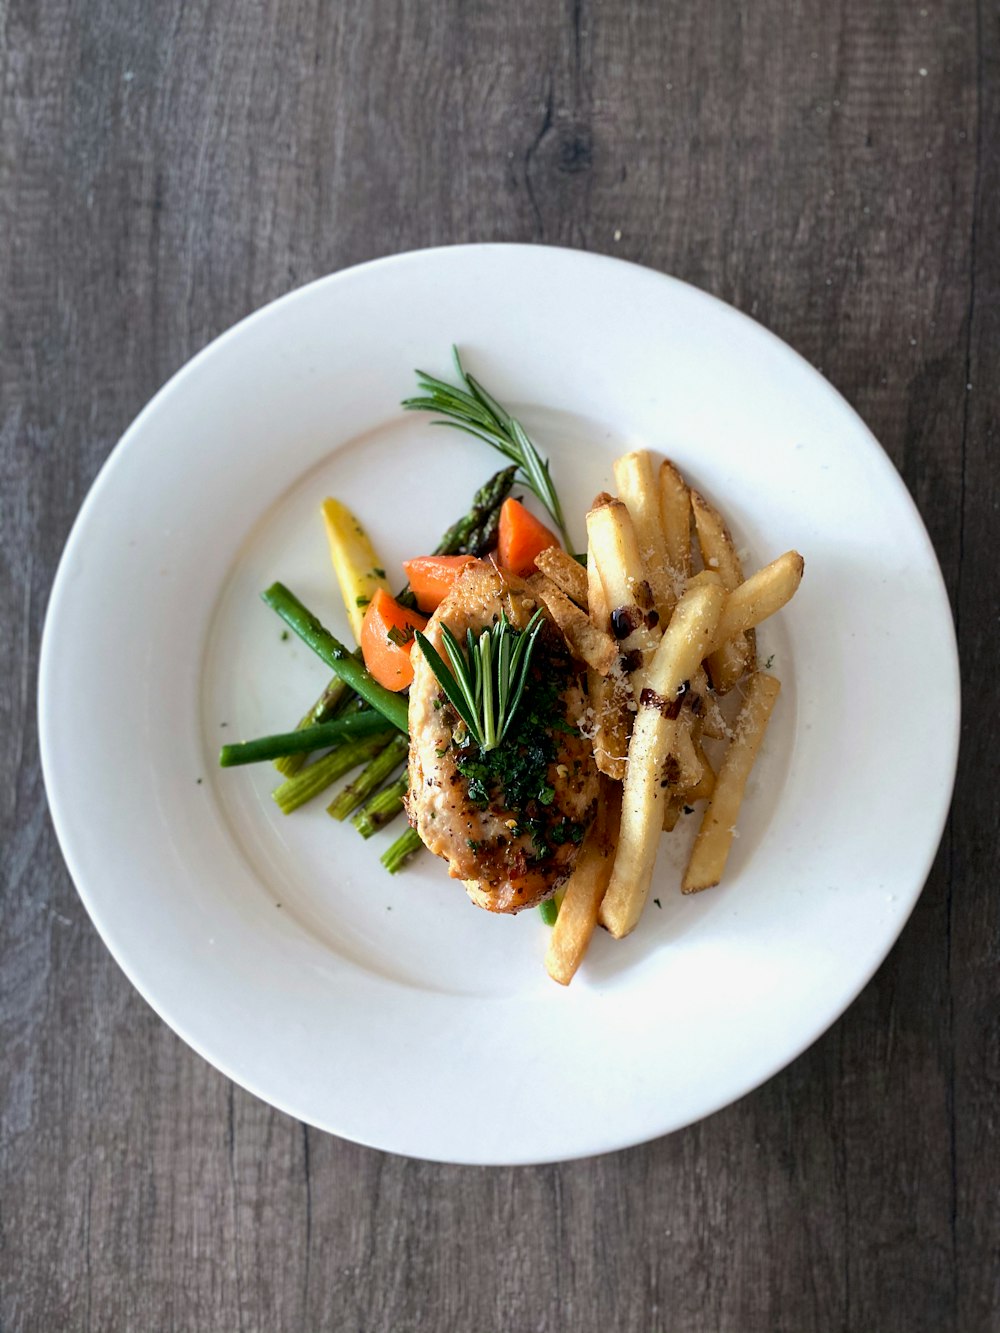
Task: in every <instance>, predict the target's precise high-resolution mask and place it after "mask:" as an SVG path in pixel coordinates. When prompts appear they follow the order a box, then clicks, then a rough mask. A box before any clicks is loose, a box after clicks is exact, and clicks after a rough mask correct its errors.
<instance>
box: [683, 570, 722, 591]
mask: <svg viewBox="0 0 1000 1333" xmlns="http://www.w3.org/2000/svg"><path fill="white" fill-rule="evenodd" d="M706 583H717V584H718V585H719V587H720V588H722V587H724V585H723V582H722V579H721V578H720V576H719V572H718V570H715V569H699V570H698V573H697V574H692V575H691V577H690V578H689V579H688V580H687V583H686V585H685V586H686V587H688V588H700V587H702V586H703V585H704V584H706Z"/></svg>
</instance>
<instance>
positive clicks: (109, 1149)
mask: <svg viewBox="0 0 1000 1333" xmlns="http://www.w3.org/2000/svg"><path fill="white" fill-rule="evenodd" d="M0 31H2V51H0V61H2V81H0V98H2V103H0V107H2V111H0V116H2V120H0V126H2V130H0V320H2V335H0V357H2V382H0V408H2V414H0V423H2V450H0V469H2V470H0V503H2V521H0V559H2V566H0V568H2V577H0V609H2V619H0V623H2V625H3V627H4V628H3V631H2V634H0V654H2V670H0V755H2V758H3V771H4V772H6V773H7V775H8V786H7V787H6V790H5V793H4V794H3V796H2V798H0V821H2V822H0V847H2V868H3V898H2V918H0V938H2V949H3V970H2V980H0V1060H2V1066H0V1068H2V1074H0V1091H2V1141H0V1328H2V1329H3V1330H4V1331H5V1333H6V1331H8V1330H15V1329H17V1330H20V1329H38V1330H46V1331H47V1330H64V1329H69V1330H77V1329H80V1330H87V1329H95V1330H117V1329H136V1330H144V1331H145V1330H160V1329H177V1330H203V1329H211V1330H216V1329H219V1330H223V1329H224V1330H229V1329H240V1330H248V1331H249V1330H258V1329H259V1330H278V1329H281V1330H285V1329H289V1330H306V1329H310V1330H312V1329H328V1328H329V1329H338V1330H383V1329H384V1330H392V1333H405V1331H406V1330H418V1329H419V1330H428V1331H432V1330H433V1331H436V1330H475V1331H476V1333H481V1331H484V1330H562V1329H567V1330H569V1329H572V1330H578V1331H580V1333H588V1331H590V1330H594V1331H595V1333H596V1331H597V1330H600V1331H602V1333H604V1331H605V1330H653V1329H663V1330H670V1331H671V1333H682V1331H684V1330H699V1331H701V1330H727V1331H728V1330H735V1331H736V1333H744V1331H745V1330H751V1331H755V1330H768V1331H770V1330H780V1329H787V1330H790V1331H793V1333H806V1331H807V1330H823V1331H824V1333H826V1331H828V1330H841V1329H843V1330H863V1331H865V1333H868V1331H869V1330H877V1331H880V1333H881V1331H884V1330H896V1329H898V1330H906V1333H912V1331H913V1330H923V1329H927V1330H935V1333H937V1331H939V1330H958V1331H960V1333H968V1331H969V1330H979V1329H997V1328H1000V1209H998V1186H1000V1144H998V1135H997V1128H998V1117H1000V971H998V963H1000V920H998V915H1000V913H998V902H1000V894H998V892H997V876H996V868H997V867H996V862H997V843H998V839H997V829H998V818H997V805H996V796H995V791H996V778H997V773H998V762H997V740H998V735H997V733H998V726H997V710H996V699H997V691H996V685H995V682H996V670H997V656H998V636H997V625H998V604H1000V599H998V584H1000V578H998V562H997V559H996V535H997V530H998V525H997V511H998V506H1000V494H998V480H1000V467H998V463H997V457H998V455H997V450H998V444H1000V438H998V394H997V372H998V369H1000V245H998V240H1000V100H998V90H1000V8H998V4H997V0H979V3H978V5H977V4H974V3H963V0H909V2H908V3H904V2H903V0H885V2H878V0H877V2H876V3H872V0H800V2H799V3H797V4H781V3H778V0H757V3H747V0H726V2H725V3H722V2H718V3H717V2H715V0H701V3H694V2H693V0H689V3H683V2H682V0H665V2H664V3H655V2H654V0H623V2H622V3H617V4H616V3H606V4H603V5H602V4H597V3H594V2H593V0H565V3H557V0H512V2H511V3H503V2H502V0H501V3H485V2H484V0H441V2H440V3H437V2H435V0H425V3H422V4H418V3H416V2H415V0H413V2H412V3H409V4H407V3H404V2H403V0H395V2H394V0H375V2H374V3H373V2H369V3H366V2H365V0H347V2H346V3H340V4H337V3H326V2H325V0H249V2H248V3H242V4H241V3H237V2H236V0H157V2H156V3H155V4H150V3H148V0H90V3H88V4H86V5H80V4H74V3H71V0H0ZM470 240H506V241H537V242H546V243H555V244H561V245H569V246H577V247H581V248H585V249H591V250H598V251H604V252H607V253H612V254H616V255H622V256H626V257H628V258H630V259H634V260H637V261H639V262H640V263H643V264H647V265H650V266H652V267H653V268H656V269H661V270H663V271H665V272H669V273H673V274H676V275H677V276H679V277H681V278H684V279H686V280H688V281H689V282H692V283H695V284H696V285H698V286H699V287H702V288H704V289H706V290H707V291H710V292H713V293H715V294H716V295H718V296H720V297H722V298H723V299H724V300H726V301H729V302H732V303H733V304H734V305H736V306H737V307H739V308H740V309H742V310H745V311H748V312H750V313H751V314H753V315H754V316H756V318H757V319H759V320H760V321H762V322H763V323H764V324H765V325H766V326H767V327H769V328H770V329H773V330H774V331H775V332H776V333H777V334H779V335H780V336H781V337H783V338H785V339H786V340H787V341H789V342H790V343H791V344H792V345H793V346H794V347H796V348H798V350H799V351H800V352H802V353H803V354H804V355H805V356H806V357H807V358H808V359H809V360H810V361H811V362H812V363H813V364H814V365H816V366H818V367H820V368H821V369H822V371H823V373H824V374H825V375H827V376H828V377H829V379H830V380H831V381H832V382H833V384H834V385H836V387H837V388H838V389H839V390H840V391H841V392H842V393H843V394H844V395H846V397H847V398H848V400H849V401H850V402H851V403H853V404H854V406H855V407H856V408H857V409H858V410H859V411H860V413H861V415H862V416H863V417H864V418H865V420H866V421H867V422H868V424H869V425H870V426H871V428H872V429H873V430H874V432H875V434H876V435H877V436H878V438H879V439H880V440H881V441H882V443H883V444H884V446H885V448H886V449H887V450H888V452H889V454H890V455H891V456H892V459H893V461H894V462H895V464H896V466H897V467H898V468H899V470H900V471H901V473H902V475H903V477H904V479H905V481H906V483H907V485H908V487H909V489H910V491H911V492H912V494H913V496H914V497H915V499H916V501H917V504H918V505H919V506H920V509H921V512H922V513H923V516H924V519H925V520H926V523H927V525H928V528H929V530H930V533H931V537H932V538H933V541H934V545H935V547H936V549H937V552H938V555H939V557H940V560H941V564H942V566H943V569H944V573H945V577H946V579H947V582H948V586H949V589H950V592H951V597H952V604H953V607H954V609H955V615H956V619H957V622H958V628H959V636H960V640H961V650H962V655H963V661H964V677H965V681H966V686H965V715H966V719H967V721H966V724H965V729H964V735H963V753H962V760H961V765H960V771H959V780H958V795H957V799H956V803H955V807H954V814H953V817H952V821H951V824H950V827H949V830H948V832H947V833H946V835H945V840H944V843H943V846H942V849H941V852H940V855H939V856H938V858H937V861H936V864H935V866H934V870H933V873H932V875H931V878H930V881H929V883H928V885H927V888H926V890H925V892H924V895H923V897H922V899H921V900H920V903H919V905H918V907H917V909H916V911H915V912H914V914H913V917H912V919H911V920H910V922H909V924H908V925H907V927H906V929H905V930H904V932H903V934H902V937H901V939H900V941H899V943H898V944H897V946H896V948H895V949H894V950H893V952H892V954H891V955H890V957H889V959H888V961H887V962H886V963H885V965H884V966H883V967H882V969H881V970H880V972H879V973H878V974H877V976H876V977H875V979H874V980H873V981H872V983H871V984H870V985H869V986H868V987H867V989H866V990H865V991H864V992H863V994H862V995H861V997H860V998H859V999H858V1000H857V1002H856V1003H855V1004H854V1005H853V1006H852V1007H851V1009H850V1010H849V1011H848V1013H847V1014H846V1015H845V1016H844V1017H843V1018H842V1019H841V1020H840V1021H839V1022H838V1023H837V1024H835V1026H834V1027H833V1029H832V1030H831V1031H830V1032H828V1033H827V1034H826V1036H824V1037H823V1038H822V1039H821V1040H820V1041H818V1042H817V1043H816V1044H815V1046H814V1047H813V1048H812V1049H811V1050H809V1051H807V1052H806V1053H805V1054H804V1055H803V1056H802V1057H801V1058H800V1059H798V1060H797V1061H795V1063H794V1064H792V1065H791V1066H790V1067H789V1068H788V1069H786V1070H785V1071H784V1072H783V1073H781V1074H779V1075H778V1076H777V1077H776V1078H774V1079H772V1080H771V1081H770V1082H769V1083H768V1084H767V1085H766V1086H764V1087H763V1088H761V1089H759V1090H758V1091H757V1092H755V1093H753V1094H751V1095H749V1096H747V1097H745V1098H744V1099H743V1100H742V1101H740V1102H739V1103H737V1104H736V1105H734V1106H731V1107H729V1108H728V1109H727V1110H724V1111H721V1112H719V1113H718V1114H716V1115H714V1116H712V1117H711V1118H710V1119H709V1120H707V1121H705V1122H703V1123H701V1124H698V1125H695V1126H693V1127H691V1128H690V1129H687V1130H684V1131H681V1132H679V1133H676V1134H674V1135H672V1136H670V1137H668V1138H665V1139H661V1140H659V1141H657V1142H654V1143H650V1144H647V1145H645V1146H642V1147H638V1148H634V1149H632V1150H630V1151H626V1152H620V1153H615V1154H612V1155H609V1156H606V1157H601V1158H597V1159H592V1160H587V1161H580V1162H574V1163H570V1164H567V1165H556V1166H548V1167H541V1168H530V1169H529V1168H520V1169H510V1170H508V1169H502V1170H501V1169H485V1168H483V1169H472V1168H462V1167H442V1166H437V1165H429V1164H427V1163H421V1162H416V1161H408V1160H404V1159H402V1158H398V1157H393V1156H388V1155H385V1154H383V1153H380V1152H376V1151H372V1150H369V1149H365V1148H360V1147H357V1146H355V1145H353V1144H351V1143H346V1142H341V1141H339V1140H337V1139H335V1138H332V1137H330V1136H328V1135H325V1134H322V1133H320V1132H317V1131H313V1130H307V1129H306V1128H304V1127H303V1126H302V1125H301V1124H298V1123H296V1122H295V1121H293V1120H291V1119H290V1118H289V1117H287V1116H285V1115H281V1114H279V1113H277V1112H275V1111H272V1110H271V1109H269V1108H268V1107H267V1106H265V1105H263V1104H262V1103H260V1102H258V1101H256V1100H255V1099H254V1098H253V1097H251V1096H249V1095H248V1094H245V1093H243V1092H241V1091H239V1090H238V1089H236V1088H234V1087H233V1086H232V1085H231V1084H230V1083H229V1082H228V1081H227V1080H226V1079H225V1078H223V1077H222V1076H221V1075H219V1074H217V1073H216V1072H215V1071H214V1070H213V1069H211V1068H210V1067H209V1066H208V1065H207V1064H205V1063H204V1062H203V1061H202V1060H201V1059H200V1058H199V1057H198V1056H196V1055H194V1054H193V1053H192V1052H191V1051H190V1050H189V1049H188V1048H187V1047H186V1046H185V1045H184V1044H183V1043H182V1042H181V1041H180V1040H178V1039H177V1038H176V1037H175V1036H174V1035H173V1034H172V1032H171V1031H170V1030H169V1029H168V1028H167V1027H166V1026H165V1025H164V1024H163V1023H162V1022H160V1021H159V1019H157V1018H156V1017H155V1016H154V1015H153V1014H152V1012H151V1011H150V1010H149V1009H148V1008H147V1007H146V1005H145V1004H144V1002H143V1001H142V1000H141V999H140V998H139V997H138V995H137V994H136V993H135V992H134V991H133V990H132V988H131V986H130V985H129V984H128V983H127V982H126V980H125V978H124V976H123V975H122V974H121V972H120V971H119V970H118V968H117V967H116V965H115V964H114V963H113V962H112V960H111V958H110V956H109V955H108V953H107V951H106V950H105V948H104V946H103V944H102V943H101V942H100V940H99V939H98V937H97V935H96V933H95V931H94V929H93V928H92V926H91V925H90V923H89V920H88V918H87V916H86V914H85V913H84V911H83V908H82V906H81V904H80V902H79V901H78V899H77V897H76V894H75V892H74V889H73V887H72V884H71V883H70V880H69V877H68V875H67V873H66V870H65V868H64V865H63V862H62V858H61V856H60V853H59V849H58V846H57V844H56V841H55V838H54V835H53V832H52V828H51V825H50V822H49V818H48V814H47V810H46V802H45V794H44V791H43V787H42V781H41V777H40V773H39V765H38V751H37V739H36V727H35V720H34V695H35V684H36V667H37V658H38V644H39V637H40V633H41V628H42V619H43V614H44V611H45V605H46V599H47V596H48V591H49V587H50V584H51V580H52V576H53V572H54V569H55V565H56V560H57V558H58V555H59V552H60V550H61V547H62V544H63V542H64V540H65V537H66V535H67V532H68V531H69V528H70V525H71V523H72V521H73V518H74V516H75V514H76V512H77V509H78V507H79V505H80V503H81V501H82V499H83V497H84V495H85V494H86V491H87V488H88V487H89V485H90V483H91V482H92V480H93V478H94V476H95V474H96V472H97V470H98V468H99V467H100V465H101V463H102V462H103V460H104V458H105V456H106V455H107V453H108V452H109V450H110V449H111V447H112V446H113V444H114V443H115V441H116V439H117V438H118V436H119V434H120V433H121V432H122V430H123V429H124V428H125V426H126V425H127V424H128V423H129V421H130V420H131V419H132V418H133V416H134V415H135V414H136V413H137V412H138V410H139V409H140V408H141V407H142V405H143V403H145V401H146V400H147V399H148V398H149V397H150V396H151V394H152V393H153V392H154V390H156V389H157V388H158V386H159V385H160V384H162V383H163V381H164V380H165V379H166V378H167V377H168V376H169V375H170V374H171V373H172V372H173V371H174V370H175V369H176V368H177V367H179V366H180V365H181V364H182V363H183V362H184V361H186V360H187V359H188V358H189V357H190V356H191V355H192V353H194V352H196V351H197V350H198V349H199V348H200V347H202V346H203V345H204V344H205V343H206V342H207V341H208V340H209V339H211V338H212V337H214V336H215V335H216V334H217V333H219V332H220V331H221V330H223V329H225V328H226V327H227V326H228V325H230V324H232V323H233V322H234V321H235V320H237V319H239V318H240V317H241V316H242V315H245V314H246V313H247V312H248V311H251V310H253V309H254V308H255V307H257V306H259V305H261V304H262V303H263V302H265V301H268V300H270V299H271V298H272V297H275V296H278V295H280V294H282V293H283V292H287V291H288V290H290V289H291V288H293V287H295V286H296V285H298V284H300V283H303V282H306V281H308V280H309V279H311V278H314V277H316V276H318V275H320V274H324V273H328V272H330V271H331V270H335V269H339V268H342V267H344V266H345V265H349V264H353V263H356V262H358V261H360V260H365V259H368V258H371V257H373V256H378V255H384V254H389V253H392V252H394V251H399V250H405V249H411V248H415V247H420V246H427V245H436V244H442V243H449V242H461V241H470ZM109 650H111V651H113V646H112V645H109ZM900 669H901V671H905V670H906V669H907V663H905V662H901V663H900ZM858 687H859V689H863V688H864V663H863V660H859V663H858ZM913 723H914V726H919V725H920V719H919V718H914V720H913ZM991 871H992V872H993V873H991Z"/></svg>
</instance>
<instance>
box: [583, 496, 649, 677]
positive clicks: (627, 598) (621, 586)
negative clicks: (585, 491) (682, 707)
mask: <svg viewBox="0 0 1000 1333" xmlns="http://www.w3.org/2000/svg"><path fill="white" fill-rule="evenodd" d="M587 542H588V549H589V552H590V556H592V557H593V559H594V561H595V563H596V565H597V572H598V573H599V575H600V578H601V585H602V587H603V588H604V596H605V598H606V600H607V605H608V608H609V613H610V622H611V633H612V634H613V635H614V637H615V638H616V639H617V640H618V643H619V645H620V647H621V651H622V659H623V663H624V666H625V670H626V671H627V672H628V675H629V677H630V678H631V680H632V683H633V686H634V685H635V684H636V683H637V682H640V681H641V680H642V678H643V675H644V673H645V669H646V666H647V665H648V663H649V661H650V659H651V658H652V656H653V654H654V653H655V652H656V646H657V644H658V643H659V642H660V638H661V637H662V628H661V626H660V623H659V613H658V612H657V611H656V607H655V605H654V601H653V590H652V588H651V587H650V586H649V582H648V581H647V579H646V572H645V567H644V565H643V563H642V556H641V554H640V551H639V542H638V540H637V538H636V535H635V527H634V525H633V523H632V518H631V515H630V514H629V511H628V508H627V507H626V506H625V505H624V504H622V502H621V500H614V499H612V498H611V497H610V496H598V498H597V500H596V501H595V502H594V508H592V509H591V510H590V512H589V513H588V515H587ZM590 556H588V561H589V558H590ZM588 569H589V563H588Z"/></svg>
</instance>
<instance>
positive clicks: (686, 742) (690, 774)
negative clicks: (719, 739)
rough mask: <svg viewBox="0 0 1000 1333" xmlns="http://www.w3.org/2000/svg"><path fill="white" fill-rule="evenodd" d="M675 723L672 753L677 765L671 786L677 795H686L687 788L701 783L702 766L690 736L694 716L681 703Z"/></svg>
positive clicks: (692, 738)
mask: <svg viewBox="0 0 1000 1333" xmlns="http://www.w3.org/2000/svg"><path fill="white" fill-rule="evenodd" d="M686 702H687V695H685V696H684V703H686ZM677 721H678V727H677V733H676V736H677V739H676V744H675V746H674V749H673V752H672V757H673V759H674V760H675V762H676V764H677V777H676V779H675V782H674V784H673V785H675V786H676V788H677V791H678V793H683V794H684V795H686V794H687V791H688V788H690V787H694V786H696V785H697V783H699V782H700V781H701V770H702V765H701V760H700V759H699V758H698V752H697V750H696V749H695V744H694V736H693V735H692V731H693V723H694V714H693V713H692V712H691V710H690V708H685V707H684V704H683V703H682V705H681V711H680V714H679V716H678V719H677Z"/></svg>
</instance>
